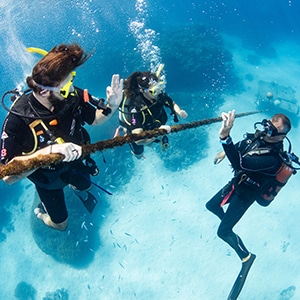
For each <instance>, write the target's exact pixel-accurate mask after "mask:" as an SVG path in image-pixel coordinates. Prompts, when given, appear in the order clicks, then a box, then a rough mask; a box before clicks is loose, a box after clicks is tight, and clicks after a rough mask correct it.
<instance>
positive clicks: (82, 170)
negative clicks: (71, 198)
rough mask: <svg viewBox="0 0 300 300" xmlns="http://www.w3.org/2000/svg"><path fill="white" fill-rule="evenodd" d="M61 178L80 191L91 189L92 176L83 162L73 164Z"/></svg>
mask: <svg viewBox="0 0 300 300" xmlns="http://www.w3.org/2000/svg"><path fill="white" fill-rule="evenodd" d="M61 178H62V180H63V181H64V182H65V183H67V184H71V185H72V186H74V187H75V188H76V189H77V190H79V191H84V190H88V189H89V188H90V187H91V180H90V174H89V173H88V170H87V168H86V166H85V165H84V164H83V162H82V161H76V162H74V163H72V166H71V167H70V168H69V170H68V171H67V172H65V173H63V174H62V175H61Z"/></svg>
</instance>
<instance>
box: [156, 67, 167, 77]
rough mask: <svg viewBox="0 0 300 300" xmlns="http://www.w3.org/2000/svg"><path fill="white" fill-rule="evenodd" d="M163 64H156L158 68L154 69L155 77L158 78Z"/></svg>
mask: <svg viewBox="0 0 300 300" xmlns="http://www.w3.org/2000/svg"><path fill="white" fill-rule="evenodd" d="M164 66H165V65H164V64H159V66H158V69H157V71H156V73H155V75H156V77H157V78H158V79H159V77H160V73H161V71H162V70H163V68H164Z"/></svg>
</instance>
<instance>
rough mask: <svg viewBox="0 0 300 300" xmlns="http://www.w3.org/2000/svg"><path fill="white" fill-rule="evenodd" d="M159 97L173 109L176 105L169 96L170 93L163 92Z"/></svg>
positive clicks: (165, 104)
mask: <svg viewBox="0 0 300 300" xmlns="http://www.w3.org/2000/svg"><path fill="white" fill-rule="evenodd" d="M158 97H159V101H160V102H161V103H163V105H164V106H166V107H168V108H170V109H171V110H172V108H173V105H174V101H173V99H172V98H171V97H169V95H168V94H166V93H162V94H160V95H159V96H158Z"/></svg>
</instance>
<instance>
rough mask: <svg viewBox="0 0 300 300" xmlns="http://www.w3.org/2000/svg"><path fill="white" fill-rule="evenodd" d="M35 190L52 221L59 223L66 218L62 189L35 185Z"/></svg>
mask: <svg viewBox="0 0 300 300" xmlns="http://www.w3.org/2000/svg"><path fill="white" fill-rule="evenodd" d="M36 190H37V192H38V194H39V196H40V199H41V201H42V202H43V204H44V206H45V208H46V210H47V213H48V215H49V216H50V218H51V220H52V222H54V223H56V224H59V223H62V222H64V221H65V220H66V219H67V218H68V212H67V208H66V204H65V198H64V192H63V189H59V190H47V189H44V188H41V187H38V186H36Z"/></svg>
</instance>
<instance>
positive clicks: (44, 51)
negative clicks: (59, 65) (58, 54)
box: [26, 47, 48, 56]
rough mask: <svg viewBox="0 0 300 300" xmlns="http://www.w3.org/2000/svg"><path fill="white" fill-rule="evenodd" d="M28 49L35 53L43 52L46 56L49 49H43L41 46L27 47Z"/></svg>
mask: <svg viewBox="0 0 300 300" xmlns="http://www.w3.org/2000/svg"><path fill="white" fill-rule="evenodd" d="M26 50H27V51H28V52H33V53H37V54H41V55H43V56H45V55H46V54H48V51H46V50H43V49H41V48H35V47H29V48H26Z"/></svg>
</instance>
